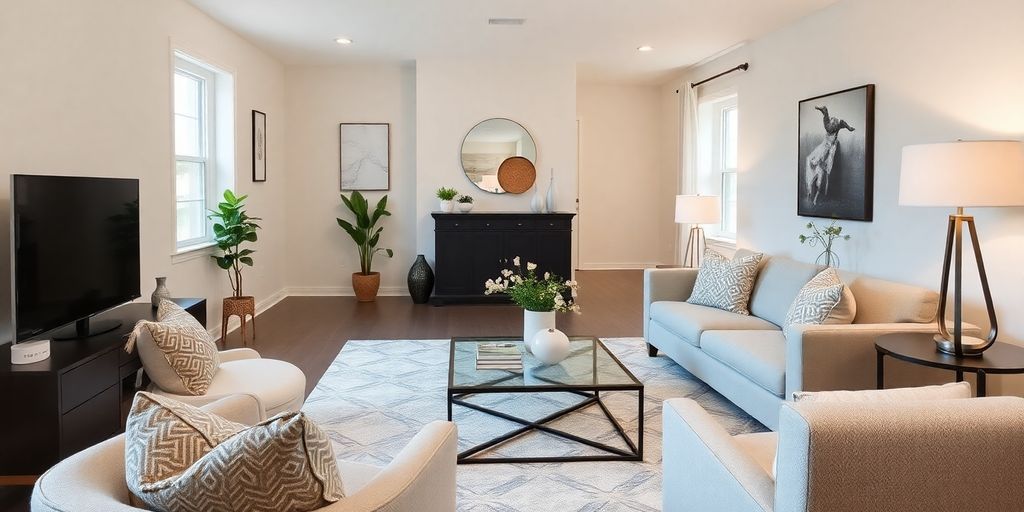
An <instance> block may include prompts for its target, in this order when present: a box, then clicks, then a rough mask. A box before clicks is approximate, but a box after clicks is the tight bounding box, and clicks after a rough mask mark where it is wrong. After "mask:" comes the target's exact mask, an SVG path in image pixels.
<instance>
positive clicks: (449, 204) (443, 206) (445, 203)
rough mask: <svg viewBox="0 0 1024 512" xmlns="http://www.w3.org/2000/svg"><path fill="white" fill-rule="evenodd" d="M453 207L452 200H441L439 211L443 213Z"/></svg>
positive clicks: (450, 210)
mask: <svg viewBox="0 0 1024 512" xmlns="http://www.w3.org/2000/svg"><path fill="white" fill-rule="evenodd" d="M454 209H455V202H454V201H445V200H443V199H442V200H441V211H442V212H444V213H451V212H452V210H454Z"/></svg>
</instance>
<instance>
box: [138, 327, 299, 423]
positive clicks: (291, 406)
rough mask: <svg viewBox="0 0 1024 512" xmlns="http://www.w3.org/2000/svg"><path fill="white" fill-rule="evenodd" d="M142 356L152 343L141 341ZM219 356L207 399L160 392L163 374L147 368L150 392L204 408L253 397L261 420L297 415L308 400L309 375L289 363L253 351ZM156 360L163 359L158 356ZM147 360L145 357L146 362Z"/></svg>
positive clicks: (248, 350)
mask: <svg viewBox="0 0 1024 512" xmlns="http://www.w3.org/2000/svg"><path fill="white" fill-rule="evenodd" d="M140 336H142V337H148V336H150V334H149V332H148V331H146V330H143V331H142V334H140ZM137 346H138V349H139V352H140V355H145V354H143V353H144V352H145V351H147V350H155V349H154V348H152V347H153V346H154V344H153V343H152V342H150V343H146V342H144V341H140V343H138V344H137ZM219 354H220V366H219V367H218V369H217V373H216V374H215V375H214V376H213V382H211V383H210V387H209V388H208V389H207V390H206V394H204V395H198V396H193V395H180V394H176V393H172V392H170V391H167V390H165V389H162V388H160V386H159V385H157V382H162V381H163V380H162V378H161V376H160V375H155V374H154V373H153V372H158V371H161V370H160V369H159V368H149V367H146V368H145V371H146V373H148V374H150V377H151V378H152V380H153V382H152V383H151V384H150V385H149V389H148V391H149V392H151V393H155V394H158V395H163V396H166V397H170V398H173V399H175V400H178V401H179V402H184V403H187V404H189V405H192V406H196V407H202V406H204V405H206V404H209V403H211V402H214V401H217V400H219V399H221V398H224V397H226V396H230V395H235V394H245V395H250V396H252V397H253V398H254V399H255V400H256V402H257V405H258V408H259V415H260V416H259V417H260V419H261V420H263V419H267V418H269V417H271V416H274V415H276V414H278V413H281V412H291V411H298V410H299V409H301V408H302V403H303V402H304V401H305V398H306V375H305V374H303V373H302V370H300V369H299V368H298V367H296V366H295V365H293V364H291V363H288V362H286V361H279V360H276V359H264V358H262V357H260V354H259V352H256V351H255V350H253V349H251V348H236V349H231V350H222V351H220V352H219ZM156 356H157V357H162V355H160V354H157V355H156ZM145 360H146V358H145V357H143V361H145ZM162 377H163V379H176V378H177V377H176V376H175V375H169V376H167V375H165V376H162Z"/></svg>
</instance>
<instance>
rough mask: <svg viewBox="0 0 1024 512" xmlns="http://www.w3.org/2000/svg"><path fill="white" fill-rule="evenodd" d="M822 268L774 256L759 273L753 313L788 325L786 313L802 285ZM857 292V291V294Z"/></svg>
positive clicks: (751, 297) (755, 287)
mask: <svg viewBox="0 0 1024 512" xmlns="http://www.w3.org/2000/svg"><path fill="white" fill-rule="evenodd" d="M821 268H822V267H820V266H819V265H812V264H810V263H803V262H799V261H795V260H792V259H789V258H785V257H781V256H771V257H769V258H768V261H767V262H765V264H764V266H763V268H761V271H760V272H759V273H758V274H757V282H756V283H754V291H753V292H752V293H751V294H750V314H752V315H754V316H759V317H761V318H764V319H765V320H768V321H769V322H772V323H774V324H776V325H786V313H788V312H789V305H790V304H792V303H793V300H794V299H795V298H796V294H797V293H799V292H800V288H802V287H803V285H805V284H807V282H808V281H810V280H811V278H813V277H814V276H815V275H816V274H817V273H818V272H819V271H820V270H821ZM854 295H856V293H855V294H854Z"/></svg>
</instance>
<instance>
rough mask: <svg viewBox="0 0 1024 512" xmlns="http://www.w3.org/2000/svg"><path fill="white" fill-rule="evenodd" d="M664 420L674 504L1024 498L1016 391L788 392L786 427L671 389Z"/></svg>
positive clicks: (833, 504)
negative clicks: (844, 397) (861, 398)
mask: <svg viewBox="0 0 1024 512" xmlns="http://www.w3.org/2000/svg"><path fill="white" fill-rule="evenodd" d="M664 431H665V433H664V435H665V438H664V456H663V459H664V470H665V471H664V478H665V480H664V497H663V499H664V503H663V505H664V506H663V510H664V511H665V512H690V511H692V512H698V511H699V512H719V511H720V512H726V511H728V512H747V511H749V512H772V511H778V512H835V511H843V512H861V511H863V512H888V511H892V512H897V511H899V512H913V511H922V512H925V511H927V512H964V511H996V510H1000V511H1002V510H1006V511H1009V510H1024V485H1022V484H1021V482H1022V480H1024V399H1022V398H1018V397H991V398H968V399H953V400H933V401H915V402H898V403H894V402H861V403H836V402H787V403H785V404H784V405H783V406H782V408H781V414H780V424H779V431H778V433H774V432H767V433H761V434H743V435H737V436H730V435H729V434H728V433H727V432H726V431H725V430H724V429H723V428H722V427H721V426H720V425H719V424H718V423H717V422H716V421H715V419H714V418H713V417H712V416H711V415H710V414H708V413H707V412H706V411H705V410H704V409H703V408H701V407H700V405H698V404H697V403H696V402H694V401H692V400H689V399H673V400H668V401H666V402H665V405H664ZM776 449H777V451H778V464H777V466H778V471H777V475H776V477H773V471H772V467H773V459H774V458H775V454H776Z"/></svg>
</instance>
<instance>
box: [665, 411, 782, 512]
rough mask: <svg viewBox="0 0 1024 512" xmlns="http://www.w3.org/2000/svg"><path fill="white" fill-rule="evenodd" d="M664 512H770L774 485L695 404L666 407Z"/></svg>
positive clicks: (707, 414)
mask: <svg viewBox="0 0 1024 512" xmlns="http://www.w3.org/2000/svg"><path fill="white" fill-rule="evenodd" d="M662 418H663V419H662V421H663V423H664V425H663V427H664V445H663V447H662V454H663V455H662V459H663V466H664V481H663V485H662V489H663V491H662V500H663V503H662V510H664V511H665V512H691V511H692V512H697V511H700V512H718V511H721V512H726V511H729V512H742V511H756V512H767V511H771V510H772V507H773V502H774V500H775V497H774V496H775V482H773V481H772V478H771V475H769V474H768V473H766V472H765V471H764V469H762V468H761V466H759V465H758V463H757V461H755V460H754V459H753V458H751V457H750V455H748V454H747V453H746V452H744V451H743V450H742V449H741V448H740V446H739V445H737V444H736V442H735V441H734V440H733V438H732V436H730V435H729V433H728V432H726V431H725V429H723V428H722V426H721V425H719V424H718V422H717V421H715V419H714V417H712V416H711V415H710V414H709V413H708V412H707V411H705V410H704V408H703V407H701V406H700V405H699V404H697V402H695V401H693V400H690V399H688V398H675V399H672V400H666V401H665V405H664V415H663V417H662Z"/></svg>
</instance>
